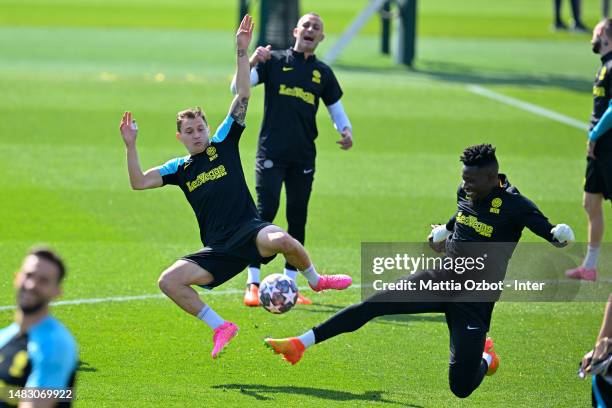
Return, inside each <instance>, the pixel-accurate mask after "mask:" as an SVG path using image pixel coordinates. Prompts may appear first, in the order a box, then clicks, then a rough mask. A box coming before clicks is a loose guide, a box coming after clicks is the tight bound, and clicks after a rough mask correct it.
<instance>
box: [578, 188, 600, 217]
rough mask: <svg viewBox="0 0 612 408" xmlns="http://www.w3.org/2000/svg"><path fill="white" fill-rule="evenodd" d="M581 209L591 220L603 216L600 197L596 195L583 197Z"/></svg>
mask: <svg viewBox="0 0 612 408" xmlns="http://www.w3.org/2000/svg"><path fill="white" fill-rule="evenodd" d="M582 207H584V210H585V211H586V212H587V214H588V215H589V217H591V218H593V217H598V216H601V215H603V208H602V197H601V196H600V195H598V194H590V195H585V196H584V200H583V201H582Z"/></svg>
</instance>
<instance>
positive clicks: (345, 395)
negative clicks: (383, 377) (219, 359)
mask: <svg viewBox="0 0 612 408" xmlns="http://www.w3.org/2000/svg"><path fill="white" fill-rule="evenodd" d="M211 388H214V389H216V390H236V391H239V392H240V393H241V394H244V395H248V396H249V397H253V398H255V399H256V400H258V401H273V400H274V397H271V396H270V394H299V395H305V396H307V397H317V398H321V399H326V400H332V401H364V402H380V403H384V404H396V405H401V406H405V407H420V406H419V405H412V404H407V403H404V402H400V401H393V400H390V399H386V398H384V397H383V394H384V392H383V391H365V392H364V393H362V394H356V393H352V392H349V391H337V390H331V389H327V388H314V387H294V386H288V385H279V386H270V385H263V384H220V385H213V386H212V387H211Z"/></svg>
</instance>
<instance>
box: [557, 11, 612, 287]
mask: <svg viewBox="0 0 612 408" xmlns="http://www.w3.org/2000/svg"><path fill="white" fill-rule="evenodd" d="M591 45H592V48H593V52H594V53H595V54H598V55H600V56H601V67H600V68H599V71H597V76H596V77H595V84H594V86H593V113H592V114H591V124H590V126H589V140H588V148H587V166H586V177H585V182H584V198H583V206H584V209H585V210H586V213H587V216H588V220H589V244H588V248H587V254H586V256H585V258H584V261H583V262H582V265H580V266H579V267H577V268H575V269H570V270H568V271H566V273H565V274H566V275H567V276H568V277H569V278H573V279H584V280H590V281H594V280H596V279H597V258H598V257H599V251H600V250H601V241H602V239H603V233H604V216H603V202H604V200H612V131H611V129H612V107H611V106H610V100H611V98H612V20H604V21H601V22H600V23H599V24H597V25H596V26H595V28H594V29H593V39H592V40H591Z"/></svg>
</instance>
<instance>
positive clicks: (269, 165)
mask: <svg viewBox="0 0 612 408" xmlns="http://www.w3.org/2000/svg"><path fill="white" fill-rule="evenodd" d="M293 36H294V37H295V45H294V46H293V48H289V49H287V50H279V51H276V50H275V51H271V49H270V48H271V47H270V46H267V47H258V48H257V50H256V51H255V52H254V53H253V55H252V56H251V59H250V61H249V63H250V66H251V85H253V86H254V85H257V84H264V85H265V102H264V118H263V123H262V125H261V130H260V134H259V143H258V148H257V157H256V165H255V184H256V191H257V210H258V212H259V216H260V218H261V219H262V220H264V221H268V222H272V221H274V218H275V217H276V213H277V211H278V206H279V202H280V192H281V187H282V184H283V183H284V184H285V191H286V195H287V210H286V215H287V225H288V227H287V232H288V233H289V234H290V235H291V236H292V237H294V238H295V239H297V240H298V241H300V242H301V243H302V244H304V242H305V234H306V216H307V211H308V201H309V199H310V192H311V190H312V183H313V180H314V174H315V156H316V147H315V142H314V141H315V139H316V137H317V134H318V131H317V124H316V114H317V110H318V108H319V100H320V99H322V100H323V102H324V103H325V105H326V106H327V109H328V111H329V114H330V116H331V118H332V121H333V122H334V126H335V128H336V130H337V131H338V132H339V133H340V135H341V138H340V140H339V141H338V142H337V143H338V144H339V145H340V147H341V148H342V149H343V150H348V149H350V148H351V146H352V145H353V134H352V128H351V123H350V121H349V119H348V117H347V115H346V113H345V111H344V107H343V106H342V102H341V101H340V98H341V97H342V89H341V88H340V85H339V84H338V81H337V80H336V77H335V75H334V72H333V71H332V69H331V68H330V67H329V66H327V65H326V64H324V63H323V62H321V61H319V60H318V59H317V57H316V56H315V55H314V52H315V50H316V48H317V46H318V45H319V43H320V42H321V41H323V38H324V37H325V36H324V34H323V20H321V17H320V16H319V15H318V14H316V13H308V14H305V15H304V16H302V17H301V18H300V19H299V21H298V23H297V26H296V27H295V28H294V30H293ZM231 89H232V92H234V93H235V92H236V85H235V79H234V81H232V86H231ZM285 275H287V276H288V277H289V278H291V279H293V280H295V279H296V276H297V268H296V265H293V264H291V263H290V262H286V263H285ZM260 279H261V278H260V264H259V263H252V264H251V265H249V268H248V277H247V289H246V293H245V295H244V303H245V305H247V306H257V305H258V304H259V296H258V292H259V288H258V286H259V282H260ZM298 296H299V297H298V303H301V304H310V303H311V301H310V300H309V299H307V298H305V297H303V296H302V295H301V294H299V295H298Z"/></svg>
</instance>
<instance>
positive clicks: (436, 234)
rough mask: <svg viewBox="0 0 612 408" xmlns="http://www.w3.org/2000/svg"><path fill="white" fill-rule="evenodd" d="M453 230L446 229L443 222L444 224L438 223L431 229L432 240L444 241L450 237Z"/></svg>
mask: <svg viewBox="0 0 612 408" xmlns="http://www.w3.org/2000/svg"><path fill="white" fill-rule="evenodd" d="M452 233H453V232H452V231H449V230H447V229H446V225H445V224H442V225H437V226H435V227H433V229H432V230H431V234H430V237H431V241H432V242H436V243H437V242H442V241H444V240H445V239H446V238H448V237H449V236H450V235H451V234H452Z"/></svg>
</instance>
